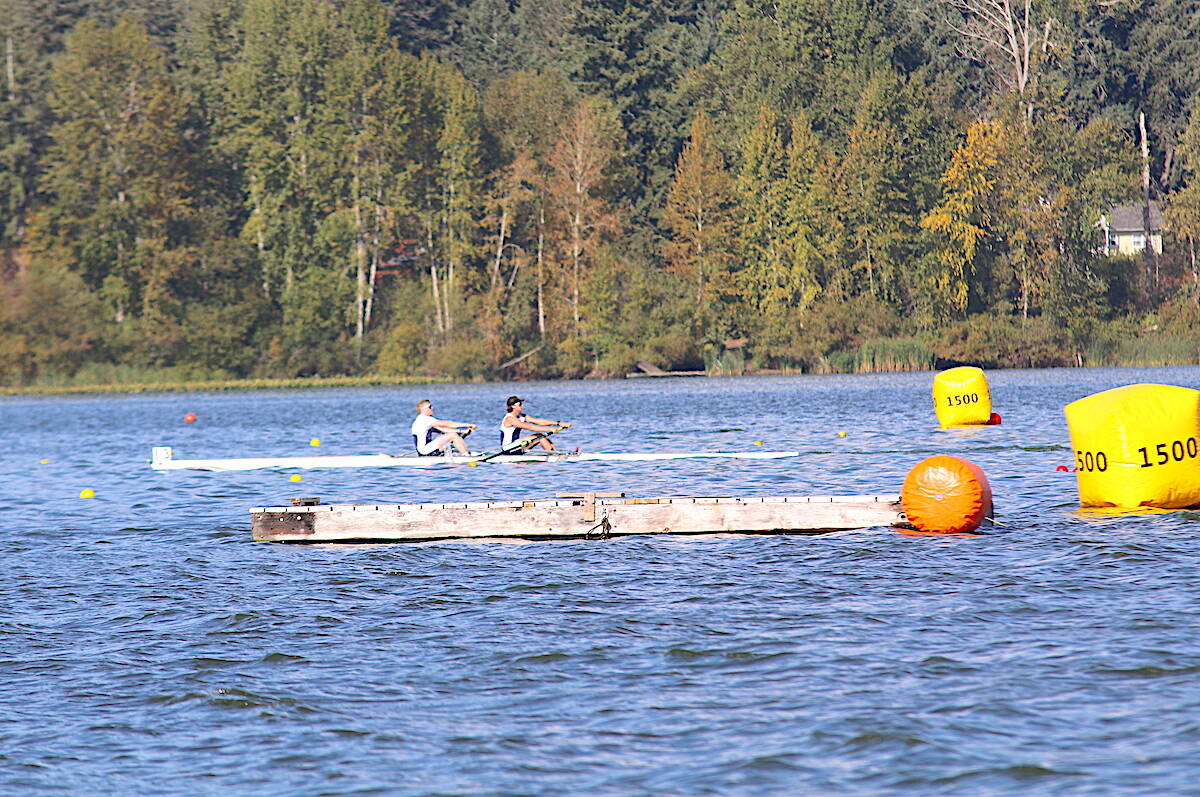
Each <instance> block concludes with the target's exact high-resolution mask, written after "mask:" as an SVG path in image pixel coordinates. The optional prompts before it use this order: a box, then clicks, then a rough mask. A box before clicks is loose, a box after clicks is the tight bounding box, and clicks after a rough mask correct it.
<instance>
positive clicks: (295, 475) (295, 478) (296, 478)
mask: <svg viewBox="0 0 1200 797" xmlns="http://www.w3.org/2000/svg"><path fill="white" fill-rule="evenodd" d="M288 481H293V482H302V481H304V477H303V476H301V475H300V474H299V473H293V474H292V475H291V476H289V477H288Z"/></svg>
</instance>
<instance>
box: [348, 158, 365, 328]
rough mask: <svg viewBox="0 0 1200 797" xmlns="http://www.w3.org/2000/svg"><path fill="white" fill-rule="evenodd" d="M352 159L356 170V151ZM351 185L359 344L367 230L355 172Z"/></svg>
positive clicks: (356, 325) (363, 295)
mask: <svg viewBox="0 0 1200 797" xmlns="http://www.w3.org/2000/svg"><path fill="white" fill-rule="evenodd" d="M354 161H355V170H356V172H357V168H358V154H357V153H355V155H354ZM351 185H352V186H353V188H352V190H353V195H352V196H351V201H352V202H353V203H354V270H355V274H354V277H355V280H354V339H355V340H357V341H358V342H359V343H360V344H361V343H362V339H363V330H364V328H365V327H366V315H367V231H366V230H365V229H363V217H362V205H361V204H360V203H359V201H358V193H359V190H358V188H359V176H358V174H357V173H355V175H354V180H353V182H352V184H351Z"/></svg>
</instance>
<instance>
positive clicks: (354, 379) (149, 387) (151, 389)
mask: <svg viewBox="0 0 1200 797" xmlns="http://www.w3.org/2000/svg"><path fill="white" fill-rule="evenodd" d="M451 381H454V380H451V379H446V378H443V377H436V376H411V377H406V376H328V377H321V376H317V377H297V378H292V379H214V380H198V381H181V382H129V383H114V384H103V385H25V386H21V387H7V386H0V396H41V395H45V396H55V395H67V394H90V393H187V392H193V391H201V390H273V389H278V388H313V387H386V386H392V385H433V384H445V383H448V382H451Z"/></svg>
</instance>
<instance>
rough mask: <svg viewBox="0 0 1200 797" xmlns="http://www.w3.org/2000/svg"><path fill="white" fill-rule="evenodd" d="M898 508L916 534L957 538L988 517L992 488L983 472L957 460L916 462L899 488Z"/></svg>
mask: <svg viewBox="0 0 1200 797" xmlns="http://www.w3.org/2000/svg"><path fill="white" fill-rule="evenodd" d="M900 507H901V509H903V510H904V514H905V515H907V516H908V522H909V523H912V524H913V525H914V526H916V527H917V529H919V530H920V531H924V532H932V533H940V534H961V533H963V532H967V531H974V530H975V529H977V528H979V525H980V524H981V523H983V521H984V519H985V518H987V517H990V516H991V514H992V488H991V486H990V485H989V484H988V480H987V476H986V475H985V474H984V472H983V469H982V468H980V467H979V466H978V465H976V464H974V463H973V462H968V461H966V460H965V459H959V458H958V457H948V456H943V455H939V456H936V457H930V458H929V459H926V460H923V461H921V462H918V463H917V465H916V467H914V468H913V469H912V470H910V471H909V472H908V476H907V477H905V479H904V486H903V487H901V488H900Z"/></svg>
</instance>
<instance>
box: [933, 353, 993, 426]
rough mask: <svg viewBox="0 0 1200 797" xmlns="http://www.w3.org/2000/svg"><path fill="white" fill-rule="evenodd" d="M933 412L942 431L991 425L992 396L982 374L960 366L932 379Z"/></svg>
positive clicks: (972, 368)
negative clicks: (949, 427) (949, 428)
mask: <svg viewBox="0 0 1200 797" xmlns="http://www.w3.org/2000/svg"><path fill="white" fill-rule="evenodd" d="M933 411H934V412H935V413H937V419H938V423H940V424H941V425H942V428H946V427H947V426H981V425H985V424H987V423H988V422H989V421H991V417H992V393H991V390H989V389H988V383H987V377H985V376H984V375H983V370H982V369H980V368H975V367H974V366H970V365H963V366H959V367H958V368H951V369H949V370H947V371H942V372H941V373H940V374H938V375H937V376H935V377H934V378H933Z"/></svg>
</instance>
